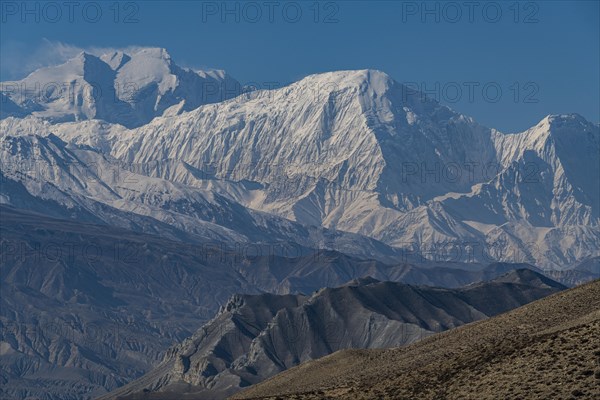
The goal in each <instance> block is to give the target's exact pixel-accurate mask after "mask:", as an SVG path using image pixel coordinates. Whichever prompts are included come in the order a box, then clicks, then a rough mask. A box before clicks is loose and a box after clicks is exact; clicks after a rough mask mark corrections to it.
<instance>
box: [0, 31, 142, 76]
mask: <svg viewBox="0 0 600 400" xmlns="http://www.w3.org/2000/svg"><path fill="white" fill-rule="evenodd" d="M141 48H143V47H142V46H128V47H125V48H120V49H117V48H113V47H78V46H74V45H71V44H68V43H63V42H59V41H53V40H48V39H42V41H41V42H40V44H39V45H38V46H35V47H33V48H32V47H31V46H29V45H27V46H26V45H25V44H24V43H21V42H18V41H8V42H6V43H3V45H2V48H1V49H0V59H1V61H0V77H1V80H2V81H6V80H14V79H21V78H23V77H25V76H27V75H28V74H29V73H31V72H33V71H35V70H36V69H38V68H41V67H48V66H53V65H59V64H62V63H64V62H66V61H67V60H69V59H71V58H73V57H75V56H76V55H77V54H79V53H81V52H82V51H85V52H86V53H90V54H94V55H102V54H105V53H109V52H112V51H116V50H121V51H125V52H134V51H136V50H139V49H141Z"/></svg>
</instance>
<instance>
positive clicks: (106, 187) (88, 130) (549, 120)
mask: <svg viewBox="0 0 600 400" xmlns="http://www.w3.org/2000/svg"><path fill="white" fill-rule="evenodd" d="M105 75H106V76H105ZM188 75H189V76H188ZM109 78H110V79H109ZM188 78H189V79H191V81H190V82H192V81H193V82H196V83H190V82H188V81H187V80H186V79H188ZM202 79H204V80H206V79H209V80H216V81H218V82H217V83H215V85H217V86H219V87H222V86H223V82H225V84H226V82H229V80H231V79H232V78H229V77H228V76H227V75H226V74H224V73H219V74H217V73H202V72H197V71H191V70H186V69H182V68H180V67H177V66H176V64H174V62H173V61H172V60H171V57H170V56H169V55H168V53H167V52H166V51H165V50H164V49H144V50H140V51H139V52H137V53H135V54H132V55H127V54H123V53H115V54H107V55H104V56H101V57H95V56H91V55H87V54H85V53H83V54H81V55H80V56H78V57H76V58H75V59H73V60H70V61H69V62H67V63H65V64H63V65H60V66H56V67H50V68H44V69H41V70H38V71H36V72H33V73H32V74H31V75H29V76H28V77H27V78H25V79H24V80H22V81H18V82H4V83H3V86H2V88H3V96H4V97H3V99H4V100H5V101H4V103H5V106H6V105H7V104H13V103H14V104H15V105H16V106H18V107H19V110H20V111H19V112H11V111H10V110H11V109H13V108H14V107H13V106H7V107H8V112H7V113H4V114H3V116H4V117H5V118H4V119H3V120H2V121H1V125H0V127H1V128H2V136H1V138H0V140H1V144H0V146H1V148H2V151H3V153H2V162H3V178H4V179H5V180H8V181H9V182H10V185H6V188H7V189H3V190H2V193H1V196H2V200H3V202H4V203H5V204H9V205H13V206H17V205H18V204H22V203H23V199H22V195H23V196H29V195H31V196H33V197H38V198H39V197H42V198H43V199H44V202H46V203H48V201H50V202H51V203H52V204H54V203H56V204H55V206H56V207H55V208H56V213H59V209H60V210H61V211H60V213H62V215H69V214H71V215H77V217H78V218H79V217H86V218H88V219H90V220H95V221H102V222H104V223H108V224H110V225H116V226H120V227H126V228H130V227H132V226H137V229H140V230H142V231H145V232H148V233H153V232H160V233H161V234H163V232H165V231H166V232H165V233H164V234H175V233H174V231H177V232H178V233H179V234H180V235H183V234H184V233H185V234H193V235H199V236H200V237H201V238H202V239H207V238H209V239H212V240H214V239H218V240H221V241H229V242H231V241H233V242H236V243H237V242H240V241H241V242H252V243H255V242H257V241H261V240H264V238H265V237H269V238H277V239H278V240H284V241H288V242H293V243H296V244H300V245H303V246H306V247H310V248H328V249H334V250H338V251H341V252H345V253H349V254H353V255H361V254H360V253H361V250H359V249H362V248H364V247H365V246H367V247H370V248H369V249H368V251H362V253H363V255H365V254H369V258H379V259H382V258H385V257H388V256H394V255H395V256H397V255H398V251H397V249H402V251H401V252H403V253H409V254H414V255H415V256H417V257H420V258H422V259H432V258H433V259H437V260H438V261H440V260H450V261H457V262H473V261H479V262H485V263H488V262H491V261H508V262H529V263H532V264H535V265H538V266H540V267H542V268H544V269H565V268H568V267H569V266H573V265H575V264H577V263H578V262H581V261H583V260H585V259H587V258H591V257H597V256H599V255H600V254H599V253H598V249H599V248H600V245H599V241H600V233H599V228H598V227H599V222H600V211H599V210H600V206H599V201H600V194H599V191H598V190H597V189H598V188H597V184H596V183H597V182H598V181H599V180H600V166H599V162H598V161H599V151H600V150H599V149H600V147H599V146H600V128H599V126H598V125H597V124H593V123H591V122H588V121H586V120H585V119H584V118H583V117H581V116H579V115H577V114H564V115H550V116H548V117H546V118H544V119H543V120H542V121H540V123H539V124H537V125H536V126H534V127H532V128H530V129H527V130H525V131H523V132H521V133H510V134H506V133H501V132H498V131H496V130H494V129H490V128H486V127H484V126H481V125H479V124H478V123H476V122H475V121H474V120H473V119H472V118H470V117H466V116H464V115H462V114H459V113H457V112H455V111H453V110H451V109H450V108H448V107H446V106H443V105H441V104H439V103H437V102H436V101H434V100H432V99H429V98H427V97H426V96H425V95H424V94H422V93H420V92H417V91H415V90H411V89H409V88H408V87H406V86H404V85H402V84H400V83H398V82H396V81H394V80H393V79H392V78H391V77H390V76H388V75H386V74H385V73H383V72H380V71H375V70H360V71H339V72H331V73H324V74H318V75H311V76H308V77H306V78H304V79H302V80H300V81H298V82H295V83H293V84H291V85H289V86H286V87H283V88H279V89H273V90H253V91H249V92H244V93H241V91H238V92H235V91H231V92H229V91H227V93H231V95H232V96H234V95H236V94H238V95H237V96H235V97H233V98H231V99H227V96H225V95H224V94H223V95H221V94H220V95H216V97H211V98H206V99H204V98H205V97H206V96H203V95H202V96H201V95H200V94H199V93H200V92H201V90H200V89H199V87H201V86H202V85H203V83H202V82H204V81H202V82H200V80H202ZM63 81H68V82H76V83H77V86H78V87H86V86H85V85H86V84H87V85H91V87H93V86H94V85H95V84H96V82H104V83H103V84H105V85H106V86H107V87H108V86H110V87H113V86H115V85H117V86H118V85H121V86H123V85H127V84H129V83H131V86H132V87H135V88H137V89H138V91H137V92H136V93H135V94H134V95H133V96H132V99H133V100H131V103H127V102H126V103H127V104H129V105H130V106H131V107H130V108H126V111H123V112H120V111H119V112H117V111H109V112H108V114H106V115H105V114H103V111H102V110H104V109H110V108H111V107H113V108H114V107H121V102H122V101H124V100H122V99H120V98H118V99H116V100H115V99H114V97H111V96H101V97H98V96H97V97H98V99H95V98H94V97H92V98H91V100H90V101H92V100H94V101H92V103H90V104H88V105H86V104H87V103H85V101H84V102H83V103H82V102H80V101H79V100H77V99H79V97H78V96H76V98H75V99H73V98H70V97H69V98H66V99H65V97H64V96H59V97H58V98H54V97H52V96H46V95H44V96H37V98H35V99H33V98H30V97H28V96H29V94H30V93H29V92H27V91H23V92H20V91H18V90H17V91H15V90H14V87H20V86H24V87H32V86H33V87H36V85H37V86H39V87H45V86H52V85H49V82H63ZM198 82H199V83H198ZM197 85H200V86H197ZM233 85H235V86H239V87H241V86H242V85H240V84H237V83H234V84H233ZM82 90H83V89H82ZM34 93H35V91H34ZM240 93H241V94H240ZM198 96H200V98H199V97H198ZM83 97H85V96H83ZM140 99H143V101H141V100H140ZM203 99H204V100H206V101H204V102H203V101H202V100H203ZM219 100H223V101H219ZM64 102H67V104H66V105H64V104H63V103H64ZM204 103H210V104H204ZM149 104H152V107H150V106H149ZM123 107H125V106H123ZM127 107H129V106H127ZM173 107H176V108H177V109H176V110H175V109H173ZM4 108H6V107H4ZM86 110H88V111H89V110H95V111H94V112H91V111H90V112H87V111H86ZM10 115H12V116H10ZM123 118H124V119H123ZM128 119H132V121H133V120H135V121H137V122H135V123H134V122H132V121H129V120H128ZM69 121H70V122H69ZM13 185H17V186H18V185H23V186H24V188H25V190H24V191H21V193H13V192H12V191H11V190H8V188H10V187H12V186H13ZM27 202H28V203H31V202H33V200H31V201H29V200H28V201H27ZM31 210H32V211H38V210H36V209H35V207H32V209H31ZM164 224H167V225H170V227H168V228H167V229H165V227H164ZM140 225H141V226H143V227H140ZM308 227H311V228H312V227H315V228H316V229H318V230H320V231H321V232H324V231H327V232H332V233H331V234H329V235H327V234H321V235H317V236H318V237H314V238H310V239H309V241H308V242H307V240H306V237H307V236H309V235H307V234H306V232H304V230H305V229H308ZM245 228H247V229H245ZM258 232H264V235H263V237H260V235H257V233H258ZM257 236H258V237H257ZM337 236H341V237H343V238H344V239H341V241H342V242H346V244H341V243H338V241H340V239H338V238H337ZM347 243H357V245H354V246H353V245H348V244H347ZM349 247H350V248H353V249H349ZM384 249H385V250H384ZM395 250H396V251H395Z"/></svg>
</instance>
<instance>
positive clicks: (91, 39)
mask: <svg viewBox="0 0 600 400" xmlns="http://www.w3.org/2000/svg"><path fill="white" fill-rule="evenodd" d="M75 3H77V4H75ZM0 4H1V7H2V8H1V16H0V18H1V24H0V29H1V31H0V46H1V49H0V57H1V58H0V60H1V61H0V75H1V76H0V79H1V80H3V81H4V80H9V79H17V78H21V77H23V76H25V75H26V74H27V73H28V72H31V70H32V69H34V68H36V67H39V66H41V65H45V64H56V63H60V62H61V61H63V60H64V59H65V58H67V57H70V56H73V55H74V54H76V52H78V51H80V49H87V50H91V51H98V49H101V48H121V47H128V46H159V47H165V48H167V50H168V51H169V53H170V54H171V56H172V57H173V59H174V60H175V62H177V63H178V64H180V65H182V66H188V67H195V68H219V69H225V70H227V71H228V72H229V73H230V74H231V75H233V76H234V77H235V78H237V79H238V80H239V81H241V82H242V83H250V82H252V83H253V84H255V85H257V86H261V85H264V86H265V87H268V86H272V85H273V82H278V84H279V85H283V84H286V83H289V82H291V81H295V80H298V79H300V78H301V77H303V76H305V75H308V74H312V73H317V72H323V71H331V70H341V69H363V68H374V69H380V70H382V71H385V72H387V73H388V74H390V75H391V76H392V77H393V78H394V79H396V80H397V81H399V82H403V83H406V84H409V85H411V86H413V87H419V88H421V89H422V90H424V91H426V92H428V93H429V94H430V95H431V96H432V97H435V98H437V99H438V100H440V101H441V102H442V103H444V104H447V105H449V106H450V107H452V108H454V109H456V110H457V111H460V112H462V113H464V114H467V115H470V116H472V117H474V118H475V119H476V120H478V121H479V122H481V123H483V124H484V125H487V126H491V127H495V128H498V129H500V130H502V131H507V132H510V131H519V130H524V129H526V128H528V127H530V126H532V125H534V124H535V123H536V122H538V121H539V120H540V119H541V118H543V117H544V116H545V115H547V114H556V113H569V112H577V113H580V114H582V115H583V116H584V117H586V118H587V119H589V120H591V121H594V122H598V121H600V99H599V98H600V94H599V93H600V31H599V25H600V23H599V15H600V9H599V2H598V1H582V2H575V1H568V2H561V1H540V2H527V1H523V2H516V1H508V2H484V1H457V2H435V1H430V2H422V1H417V2H412V1H369V2H363V1H319V2H316V1H296V2H294V1H292V2H288V1H268V0H265V1H256V2H253V1H250V2H247V1H246V2H222V1H179V2H176V1H175V2H174V1H169V2H166V1H143V2H141V1H140V2H128V1H124V2H118V3H117V2H114V1H107V2H104V1H96V2H94V1H78V2H71V3H69V2H63V1H56V2H28V3H26V5H25V6H23V4H24V3H22V2H21V1H3V2H2V3H0Z"/></svg>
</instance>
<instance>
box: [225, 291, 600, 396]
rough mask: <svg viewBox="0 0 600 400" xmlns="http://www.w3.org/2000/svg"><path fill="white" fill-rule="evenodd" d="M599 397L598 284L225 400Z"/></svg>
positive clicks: (310, 365) (332, 362)
mask: <svg viewBox="0 0 600 400" xmlns="http://www.w3.org/2000/svg"><path fill="white" fill-rule="evenodd" d="M599 397H600V280H596V281H594V282H591V283H588V284H585V285H583V286H580V287H577V288H574V289H571V290H568V291H564V292H561V293H558V294H555V295H552V296H549V297H547V298H544V299H542V300H539V301H536V302H533V303H531V304H528V305H525V306H523V307H520V308H518V309H516V310H513V311H511V312H508V313H505V314H502V315H499V316H497V317H494V318H491V319H488V320H485V321H481V322H476V323H473V324H469V325H465V326H463V327H460V328H457V329H453V330H451V331H448V332H444V333H440V334H437V335H434V336H431V337H429V338H427V339H425V340H423V341H420V342H417V343H415V344H413V345H411V346H408V347H405V348H397V349H389V350H349V351H340V352H337V353H335V354H332V355H331V356H328V357H324V358H322V359H319V360H315V361H311V362H307V363H305V364H302V365H300V366H299V367H296V368H293V369H290V370H288V371H286V372H283V373H281V374H279V375H277V376H275V377H274V378H272V379H270V380H267V381H265V382H263V383H261V384H258V385H256V386H253V387H251V388H249V389H248V390H246V391H244V392H241V393H238V394H237V395H236V396H234V397H233V398H234V399H258V398H262V399H275V398H278V399H337V398H340V399H341V398H343V399H499V398H502V399H519V398H520V399H523V398H527V399H559V398H560V399H571V398H578V399H592V398H599Z"/></svg>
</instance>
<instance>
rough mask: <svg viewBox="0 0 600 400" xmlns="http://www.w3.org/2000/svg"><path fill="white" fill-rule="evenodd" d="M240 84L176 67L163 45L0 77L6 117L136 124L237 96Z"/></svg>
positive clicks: (83, 55)
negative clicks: (178, 107)
mask: <svg viewBox="0 0 600 400" xmlns="http://www.w3.org/2000/svg"><path fill="white" fill-rule="evenodd" d="M239 87H240V85H239V83H238V82H237V81H235V79H233V78H231V77H230V76H228V75H227V74H225V73H224V72H213V71H209V72H206V73H204V72H194V71H191V70H188V69H184V68H181V67H179V66H177V65H176V64H175V63H174V62H173V60H172V59H171V56H170V55H169V53H168V52H167V51H166V50H165V49H162V48H143V49H139V50H137V51H135V52H130V53H126V52H123V51H114V52H110V53H107V54H103V55H101V56H100V57H97V56H95V55H92V54H88V53H85V52H81V53H80V54H78V55H77V56H76V57H74V58H72V59H71V60H68V61H67V62H65V63H64V64H61V65H58V66H53V67H47V68H41V69H39V70H37V71H34V72H33V73H31V74H30V75H29V76H27V77H26V78H25V79H23V80H21V81H16V82H2V84H1V86H0V93H1V94H2V98H3V100H6V101H10V103H8V104H9V105H10V107H8V109H4V110H3V112H2V118H6V117H8V116H18V117H22V116H24V115H34V116H36V117H39V118H42V119H46V120H48V121H51V122H65V121H80V120H86V119H101V120H104V121H107V122H112V123H118V124H121V125H124V126H127V127H137V126H141V125H144V124H146V123H148V122H150V121H151V120H152V119H153V118H155V117H157V116H160V115H162V114H163V112H165V110H167V109H169V108H170V107H172V106H174V105H178V104H181V108H182V110H184V111H189V110H192V109H195V108H197V107H198V106H200V105H203V104H209V103H215V102H218V101H223V100H226V99H228V98H231V97H234V96H236V95H237V94H239V92H240V90H239Z"/></svg>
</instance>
